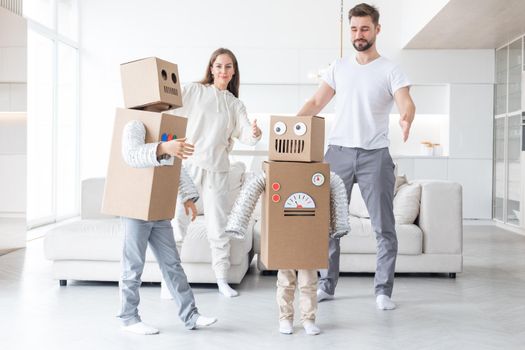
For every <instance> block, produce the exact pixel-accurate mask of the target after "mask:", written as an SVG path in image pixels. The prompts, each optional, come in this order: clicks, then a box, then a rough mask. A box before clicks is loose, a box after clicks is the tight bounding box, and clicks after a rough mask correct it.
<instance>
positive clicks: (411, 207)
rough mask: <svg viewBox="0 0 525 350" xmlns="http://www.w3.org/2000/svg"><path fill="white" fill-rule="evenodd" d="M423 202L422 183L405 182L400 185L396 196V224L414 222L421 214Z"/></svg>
mask: <svg viewBox="0 0 525 350" xmlns="http://www.w3.org/2000/svg"><path fill="white" fill-rule="evenodd" d="M420 203H421V185H420V184H417V183H412V184H404V185H403V186H401V187H399V190H398V191H397V194H396V196H395V197H394V216H395V218H396V224H399V225H402V224H412V223H414V221H416V218H417V216H418V214H419V206H420Z"/></svg>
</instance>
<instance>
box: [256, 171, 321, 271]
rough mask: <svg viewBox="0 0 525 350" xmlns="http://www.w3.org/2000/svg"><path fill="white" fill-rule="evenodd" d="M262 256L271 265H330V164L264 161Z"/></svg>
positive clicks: (291, 267)
mask: <svg viewBox="0 0 525 350" xmlns="http://www.w3.org/2000/svg"><path fill="white" fill-rule="evenodd" d="M263 169H264V172H265V174H266V190H265V192H264V194H263V201H262V202H263V207H262V213H261V214H262V224H261V261H262V263H263V264H264V266H266V268H267V269H270V270H275V269H308V270H310V269H321V268H327V267H328V233H329V232H328V230H329V219H330V167H329V165H328V164H327V163H297V162H264V163H263Z"/></svg>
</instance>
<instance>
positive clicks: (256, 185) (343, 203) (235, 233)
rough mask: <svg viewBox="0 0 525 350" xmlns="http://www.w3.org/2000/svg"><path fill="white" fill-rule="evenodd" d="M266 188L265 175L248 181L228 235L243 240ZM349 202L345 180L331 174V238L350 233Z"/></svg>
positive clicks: (227, 226) (242, 191)
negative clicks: (258, 201)
mask: <svg viewBox="0 0 525 350" xmlns="http://www.w3.org/2000/svg"><path fill="white" fill-rule="evenodd" d="M265 187H266V176H265V174H264V173H261V174H257V175H254V176H252V177H251V178H250V179H248V180H247V181H246V184H245V185H244V186H243V188H242V189H241V192H240V193H239V196H238V197H237V199H236V200H235V204H234V205H233V208H232V210H231V213H230V216H229V218H228V224H227V225H226V233H227V234H229V235H231V237H233V238H237V239H243V238H244V236H245V235H246V230H247V229H248V224H249V222H250V218H251V217H252V214H253V211H254V209H255V206H256V204H257V200H258V199H259V196H260V195H261V193H263V191H264V189H265ZM348 216H349V214H348V200H347V195H346V188H345V185H344V183H343V180H341V178H340V177H339V176H337V175H336V174H335V173H333V172H332V173H330V237H332V238H341V237H343V236H344V235H346V234H348V232H350V224H349V222H348Z"/></svg>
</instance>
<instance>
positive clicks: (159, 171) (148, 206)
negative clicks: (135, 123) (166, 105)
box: [102, 108, 187, 220]
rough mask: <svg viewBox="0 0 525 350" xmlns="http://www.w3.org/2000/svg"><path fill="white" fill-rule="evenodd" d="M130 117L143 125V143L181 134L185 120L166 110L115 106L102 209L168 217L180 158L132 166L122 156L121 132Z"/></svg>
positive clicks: (145, 217)
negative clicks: (144, 137) (167, 163)
mask: <svg viewBox="0 0 525 350" xmlns="http://www.w3.org/2000/svg"><path fill="white" fill-rule="evenodd" d="M131 120H140V121H141V122H142V123H144V126H145V127H146V143H151V142H158V141H160V140H161V139H162V134H172V135H173V134H175V135H176V136H177V138H182V137H184V135H185V133H186V123H187V119H186V118H183V117H176V116H174V115H171V114H167V113H154V112H146V111H138V110H132V109H120V108H119V109H117V113H116V117H115V126H114V128H113V141H112V144H111V154H110V157H109V166H108V174H107V177H106V185H105V189H104V199H103V202H102V212H103V213H104V214H109V215H117V216H125V217H129V218H135V219H142V220H168V219H172V218H173V217H174V214H175V203H176V201H177V194H178V191H179V177H180V169H181V161H180V159H178V158H175V162H174V165H171V166H159V167H151V168H132V167H131V166H129V165H128V164H126V163H125V162H124V159H123V157H122V132H123V129H124V126H125V125H126V124H127V123H128V122H129V121H131Z"/></svg>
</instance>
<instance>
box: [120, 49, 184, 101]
mask: <svg viewBox="0 0 525 350" xmlns="http://www.w3.org/2000/svg"><path fill="white" fill-rule="evenodd" d="M120 73H121V79H122V91H123V93H124V106H125V107H126V108H133V109H144V108H146V107H150V108H155V107H156V108H157V109H158V110H159V111H163V110H168V109H173V108H177V107H182V90H181V88H180V82H179V71H178V69H177V65H176V64H174V63H171V62H168V61H164V60H161V59H160V58H157V57H148V58H144V59H141V60H136V61H132V62H128V63H123V64H122V65H121V66H120Z"/></svg>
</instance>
